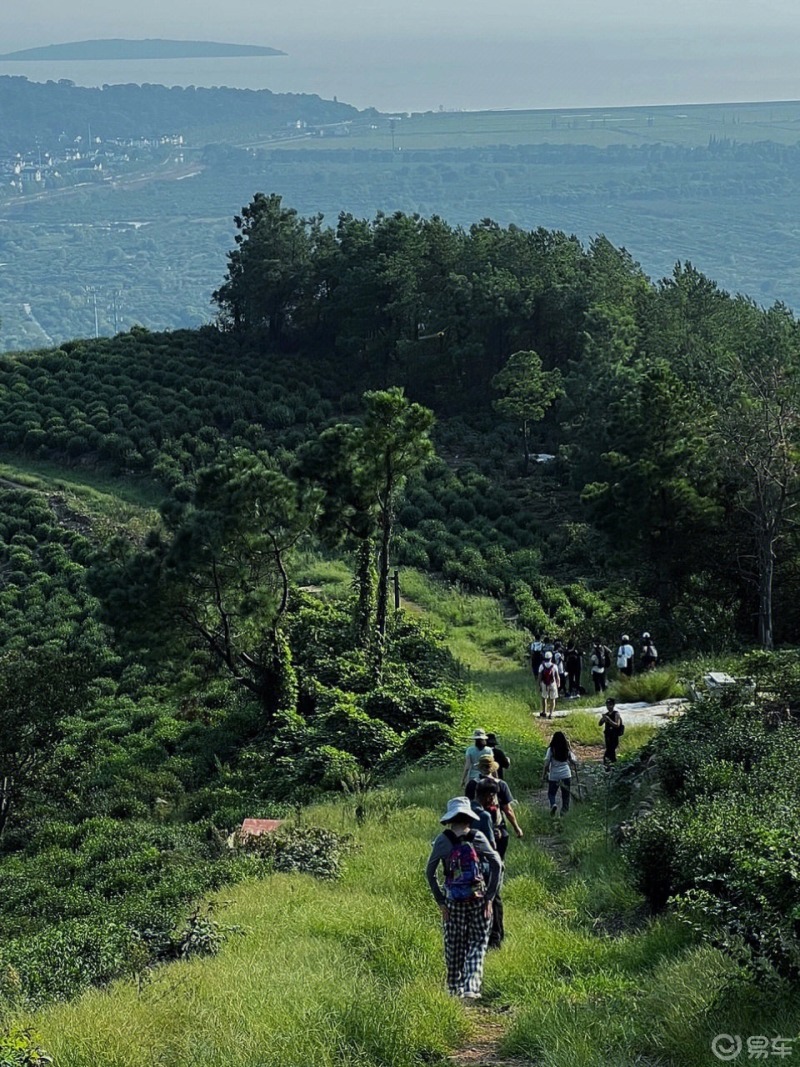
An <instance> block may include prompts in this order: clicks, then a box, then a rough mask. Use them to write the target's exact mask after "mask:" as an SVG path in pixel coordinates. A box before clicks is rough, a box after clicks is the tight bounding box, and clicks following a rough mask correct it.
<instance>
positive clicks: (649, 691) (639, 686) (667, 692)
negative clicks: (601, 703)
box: [611, 670, 685, 704]
mask: <svg viewBox="0 0 800 1067" xmlns="http://www.w3.org/2000/svg"><path fill="white" fill-rule="evenodd" d="M611 695H612V696H614V697H615V698H616V699H617V700H620V701H622V702H624V703H626V704H627V703H634V702H636V701H640V700H645V701H647V703H648V704H655V703H657V702H658V701H659V700H668V699H669V698H670V697H680V696H684V695H685V688H684V686H683V685H682V684H681V683H680V681H679V680H678V676H677V674H676V673H675V672H674V671H670V670H655V671H643V672H642V673H641V674H634V675H632V676H631V677H630V678H628V677H627V676H625V675H622V676H621V677H619V678H618V679H617V681H616V682H615V683H614V685H613V688H612V690H611Z"/></svg>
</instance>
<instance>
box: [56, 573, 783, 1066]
mask: <svg viewBox="0 0 800 1067" xmlns="http://www.w3.org/2000/svg"><path fill="white" fill-rule="evenodd" d="M322 571H324V568H321V569H319V568H318V569H317V571H316V573H314V574H310V577H311V578H316V579H317V580H318V581H319V580H321V579H322ZM332 572H333V573H334V574H335V572H336V568H333V569H332ZM406 593H407V595H408V596H410V597H412V598H413V599H414V601H415V602H416V603H417V604H419V605H421V606H422V608H423V609H425V610H429V611H430V612H431V613H432V614H435V615H438V616H439V617H440V618H441V619H442V621H443V622H445V623H446V624H447V625H448V627H449V628H450V633H451V635H452V641H453V645H454V647H455V649H456V650H457V651H458V653H459V654H460V655H462V656H463V658H464V659H465V660H467V661H468V662H469V664H470V666H471V667H472V669H473V672H474V677H475V689H474V693H473V697H472V712H473V717H474V722H475V723H476V724H477V723H480V724H481V725H483V726H485V727H486V728H496V729H497V730H498V731H499V732H501V733H502V734H503V739H504V741H505V743H506V749H507V751H508V752H509V753H510V754H511V755H512V758H513V767H512V773H511V775H510V779H511V784H512V787H513V789H514V790H515V792H516V793H517V795H518V796H519V797H520V799H521V801H522V803H521V804H520V809H521V816H520V817H521V821H522V824H523V826H524V828H525V831H526V837H525V840H524V841H522V842H518V841H512V844H511V848H510V850H509V872H508V881H507V885H506V891H505V899H506V925H507V929H508V931H509V933H508V939H507V943H506V946H505V947H504V948H503V950H502V951H501V952H500V953H495V954H492V955H491V956H490V958H489V961H488V965H487V972H486V980H485V993H486V998H487V1002H488V1003H489V1004H490V1005H492V1004H494V1005H495V1006H496V1005H499V1004H506V1003H507V1004H511V1005H512V1006H513V1008H514V1010H513V1011H512V1012H511V1013H508V1014H503V1015H501V1016H497V1018H498V1019H502V1020H506V1019H507V1020H508V1024H507V1030H506V1033H505V1036H504V1038H503V1049H504V1051H505V1052H507V1053H515V1054H516V1055H520V1056H523V1057H529V1058H530V1059H531V1061H532V1062H534V1063H536V1064H537V1065H541V1067H578V1065H580V1067H588V1065H598V1067H599V1065H606V1064H614V1065H615V1067H626V1065H630V1067H633V1064H639V1065H642V1064H650V1065H655V1064H660V1065H673V1067H678V1065H684V1067H699V1065H702V1064H706V1063H708V1064H712V1063H716V1062H717V1061H716V1060H715V1059H714V1058H713V1057H712V1055H711V1053H710V1052H709V1051H708V1050H709V1041H710V1037H711V1036H713V1035H714V1034H716V1033H718V1032H721V1031H727V1032H729V1033H740V1034H745V1035H747V1034H769V1035H772V1036H776V1035H779V1034H782V1035H783V1036H794V1035H795V1034H796V1033H797V1032H798V1028H799V1024H800V1006H799V1004H798V1000H797V998H795V1000H794V1003H793V1004H792V1003H790V1004H781V1003H778V1002H776V1001H775V1000H774V999H766V998H762V997H761V996H759V994H757V993H756V992H752V993H751V994H750V995H749V996H745V995H743V994H742V993H741V992H738V993H737V992H735V991H731V992H728V993H726V994H725V995H721V996H719V997H718V992H719V990H720V989H721V988H722V986H723V984H724V983H725V982H726V981H727V979H728V977H729V976H730V975H731V973H732V969H731V966H730V964H729V963H727V962H726V961H725V959H724V958H723V957H722V956H721V955H720V954H719V953H717V952H716V951H714V950H712V949H709V948H703V947H697V946H693V945H691V944H690V943H689V941H688V940H687V937H686V935H685V933H684V932H683V931H682V930H681V929H679V928H678V927H677V926H676V925H675V924H674V923H673V922H671V921H670V920H669V919H659V920H657V921H652V922H644V921H642V920H641V918H640V915H639V908H638V904H639V901H638V899H637V897H636V894H635V893H634V892H633V891H632V890H631V889H630V887H629V886H628V885H627V884H626V882H625V878H624V874H623V871H622V868H621V865H620V862H619V859H618V856H617V855H616V854H614V853H613V852H612V851H610V850H609V849H608V848H607V847H606V843H605V838H604V833H603V828H602V822H603V819H602V814H601V812H600V810H599V806H598V807H596V806H594V805H590V804H582V805H576V807H575V810H574V812H573V814H571V815H570V817H569V819H568V820H565V822H564V824H563V829H562V831H561V832H560V833H557V832H554V830H553V827H552V825H551V822H550V819H549V816H548V815H547V814H546V813H545V810H544V809H543V808H542V807H541V806H540V804H539V803H538V802H537V800H536V797H535V795H534V794H533V793H532V792H531V790H533V789H535V788H536V785H537V783H538V778H539V766H540V763H539V761H540V758H541V755H542V747H543V746H542V738H541V735H540V733H539V731H538V727H537V724H536V722H535V721H534V720H533V719H532V718H531V716H530V712H529V707H528V702H529V695H530V687H529V683H528V676H527V673H526V672H525V670H524V669H523V668H522V667H520V666H519V661H518V658H516V657H515V654H516V652H517V636H516V635H514V634H513V632H512V631H509V630H507V629H505V628H504V626H503V624H502V620H501V619H500V616H499V612H498V608H497V606H496V605H494V604H490V603H488V602H486V601H480V600H478V599H476V598H461V597H457V596H454V595H443V594H441V593H440V592H437V591H435V590H434V589H433V588H432V587H431V586H430V585H428V584H427V583H425V582H424V581H423V580H422V579H419V578H410V579H409V580H408V581H407V582H406ZM576 726H578V724H577V723H576ZM586 731H587V717H586V716H583V717H582V721H581V722H580V726H579V728H578V729H577V730H576V733H580V734H583V733H584V732H586ZM637 733H638V731H635V730H633V729H632V730H629V731H627V732H626V736H625V738H624V739H623V753H624V752H625V750H626V749H627V750H628V751H630V750H631V749H633V748H634V747H635V746H636V745H637V744H638V743H641V740H642V736H641V735H639V736H637ZM459 770H460V768H459V767H457V766H455V765H454V766H452V767H449V768H442V769H440V770H436V771H427V772H424V773H423V772H420V771H418V772H412V773H409V774H407V775H405V776H404V777H403V778H402V779H401V780H400V781H399V782H397V783H395V785H394V787H393V788H391V789H386V790H381V791H378V792H376V793H373V794H370V795H369V796H368V797H367V798H366V799H365V800H364V801H363V802H364V803H365V806H366V808H367V818H366V820H365V822H364V825H363V826H362V827H357V826H356V823H355V819H354V810H353V809H354V806H355V802H354V801H353V800H352V799H342V800H341V801H340V802H339V803H335V804H329V805H322V806H319V807H317V808H316V809H314V810H311V811H306V812H304V813H303V819H304V821H308V822H314V823H319V824H323V825H327V826H330V827H331V828H333V829H336V830H342V829H346V830H352V831H354V832H355V833H356V837H357V840H358V843H359V845H360V850H359V851H358V852H357V854H356V855H354V857H353V858H352V859H351V860H350V862H349V865H348V870H347V873H346V875H345V876H344V878H343V879H342V881H341V882H339V883H336V884H331V885H325V884H320V883H319V882H314V881H312V880H311V879H309V878H304V877H298V876H275V877H273V878H270V879H268V880H266V881H264V882H260V883H253V884H244V885H240V886H238V887H236V888H235V889H233V890H232V891H231V892H230V893H229V894H228V896H229V905H228V907H227V910H226V912H225V915H224V917H225V919H226V921H228V922H231V923H235V924H240V925H241V926H243V927H244V928H245V933H244V935H243V936H233V937H232V938H231V939H230V941H229V942H228V943H227V945H226V946H225V947H224V949H223V950H222V952H221V953H220V955H219V956H218V957H216V958H214V959H212V960H208V961H202V962H200V961H198V962H192V963H188V964H178V965H174V966H169V967H163V968H161V969H159V970H158V971H157V972H156V973H155V975H154V976H153V978H152V980H151V981H150V982H149V984H147V985H145V986H144V987H143V988H142V989H141V990H140V991H139V992H137V990H136V988H135V987H134V986H133V985H131V984H129V983H118V984H116V985H114V986H112V987H111V988H110V989H109V990H107V991H96V992H92V993H90V994H88V995H87V996H85V997H83V998H82V999H81V1000H79V1001H77V1002H75V1003H73V1004H69V1005H65V1006H58V1007H55V1008H52V1009H50V1010H49V1011H46V1012H43V1013H41V1014H40V1016H39V1017H38V1018H37V1019H36V1020H35V1021H36V1025H37V1026H38V1028H39V1029H40V1030H41V1032H42V1035H43V1038H44V1043H45V1045H46V1047H48V1048H49V1049H50V1051H51V1052H52V1053H54V1055H55V1057H56V1063H57V1064H58V1065H59V1067H99V1065H102V1067H123V1065H124V1067H156V1065H159V1067H161V1065H163V1067H167V1065H169V1067H190V1065H191V1067H223V1065H224V1067H272V1065H273V1064H274V1065H276V1067H277V1065H281V1067H327V1065H331V1067H333V1065H337V1067H339V1065H348V1067H356V1065H357V1067H369V1065H378V1064H392V1065H396V1067H403V1065H406V1064H408V1065H411V1064H419V1063H422V1062H428V1063H435V1062H441V1061H443V1060H444V1058H445V1057H446V1056H447V1053H448V1051H450V1050H452V1049H453V1048H456V1047H458V1046H459V1044H462V1043H464V1042H465V1041H466V1040H467V1039H468V1037H469V1035H470V1033H471V1032H474V1030H475V1029H476V1027H477V1026H479V1023H480V1019H481V1015H480V1013H478V1014H472V1015H470V1012H469V1011H467V1010H465V1009H464V1008H462V1007H461V1005H460V1004H458V1003H453V1002H451V1001H450V1000H449V999H448V998H447V997H446V996H445V994H444V993H443V991H442V977H443V965H442V953H441V945H440V933H439V929H438V923H437V911H436V908H435V907H434V906H433V903H432V901H431V899H430V897H429V894H428V891H427V888H426V886H425V884H424V879H423V873H422V872H423V865H424V860H425V857H426V855H427V850H428V847H429V844H430V840H431V838H432V837H433V835H434V834H435V832H436V830H437V819H438V816H439V814H440V812H441V810H442V809H443V805H444V802H445V801H446V799H447V797H448V796H450V795H451V794H453V793H456V792H457V791H458V777H459ZM611 931H613V935H612V933H611ZM715 1001H716V1006H714V1005H715Z"/></svg>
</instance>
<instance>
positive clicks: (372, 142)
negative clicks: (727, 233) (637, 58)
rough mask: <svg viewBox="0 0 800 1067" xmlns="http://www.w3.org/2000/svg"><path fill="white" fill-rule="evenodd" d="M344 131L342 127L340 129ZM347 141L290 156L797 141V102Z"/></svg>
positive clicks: (404, 128) (438, 129)
mask: <svg viewBox="0 0 800 1067" xmlns="http://www.w3.org/2000/svg"><path fill="white" fill-rule="evenodd" d="M342 126H343V127H344V126H345V124H342ZM350 129H351V133H350V136H327V137H325V136H323V137H320V136H316V135H313V134H308V135H307V136H304V137H297V138H294V137H293V138H287V139H286V140H285V141H283V142H281V143H280V144H278V143H277V142H275V144H276V145H277V146H278V147H286V148H298V147H303V148H309V149H312V148H326V149H330V148H342V149H345V148H349V149H356V148H362V149H363V148H372V149H376V148H377V149H391V148H392V146H393V144H394V147H395V149H406V150H408V149H412V148H413V149H420V148H428V149H432V148H479V147H482V146H488V145H501V144H505V145H522V144H559V145H594V146H596V147H598V148H607V147H608V146H609V145H616V144H628V145H637V144H656V143H662V144H670V145H685V146H688V147H694V146H696V145H705V144H707V143H708V140H709V138H710V137H717V138H723V137H727V138H730V139H731V140H736V141H739V142H742V143H751V142H754V141H774V142H776V143H778V144H796V143H797V141H798V139H800V101H779V102H775V103H759V104H748V103H737V104H686V105H674V106H670V107H663V106H662V107H622V108H580V109H577V108H576V109H563V110H546V111H458V112H426V113H425V114H412V115H406V116H403V117H397V118H394V119H393V118H391V117H388V116H386V117H384V118H383V119H381V120H376V121H375V122H373V123H370V124H366V125H361V124H356V123H353V124H352V126H350Z"/></svg>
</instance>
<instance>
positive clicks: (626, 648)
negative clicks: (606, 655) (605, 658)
mask: <svg viewBox="0 0 800 1067" xmlns="http://www.w3.org/2000/svg"><path fill="white" fill-rule="evenodd" d="M617 667H618V668H619V672H620V674H627V676H628V677H629V678H630V677H631V675H632V674H633V645H632V644H631V639H630V638H629V637H628V635H627V634H623V635H622V638H621V642H620V646H619V648H618V649H617Z"/></svg>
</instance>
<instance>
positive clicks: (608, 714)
mask: <svg viewBox="0 0 800 1067" xmlns="http://www.w3.org/2000/svg"><path fill="white" fill-rule="evenodd" d="M616 703H617V702H616V700H614V698H613V697H609V698H608V700H606V710H605V711H604V712H603V714H602V715H601V716H600V719H599V720H598V725H599V726H602V727H603V733H604V735H605V742H606V750H605V752H604V753H603V763H605V764H606V765H608V764H610V763H616V762H617V748H618V746H619V739H620V738H621V737H622V735H623V734H624V733H625V723H624V722H623V721H622V716H621V715H620V713H619V712H618V711H617V708H616Z"/></svg>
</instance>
